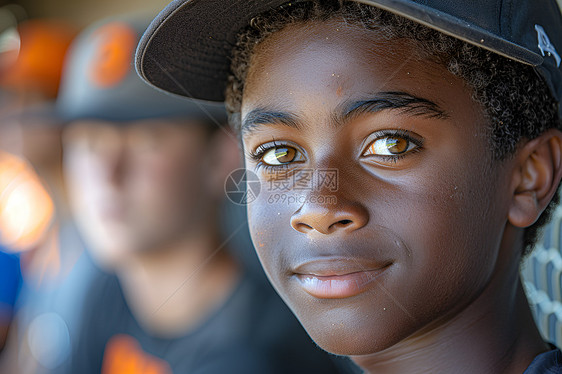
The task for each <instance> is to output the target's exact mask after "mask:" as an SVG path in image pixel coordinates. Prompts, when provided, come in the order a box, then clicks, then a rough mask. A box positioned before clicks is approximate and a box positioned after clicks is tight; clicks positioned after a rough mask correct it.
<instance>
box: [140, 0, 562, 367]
mask: <svg viewBox="0 0 562 374" xmlns="http://www.w3.org/2000/svg"><path fill="white" fill-rule="evenodd" d="M219 6H220V11H219V12H217V9H218V8H219ZM424 25H425V26H424ZM449 35H450V36H449ZM560 48H562V21H561V17H560V12H559V9H558V7H557V6H556V3H555V2H554V1H552V0H544V1H533V2H531V1H518V2H517V4H512V2H506V1H493V2H491V1H470V2H469V1H442V0H441V1H437V0H427V1H419V2H414V1H405V0H403V1H385V0H380V1H376V0H371V1H361V2H353V1H329V0H327V1H292V2H284V1H261V2H255V1H248V2H238V1H229V2H224V1H214V0H192V1H175V2H173V3H172V4H171V5H170V6H169V7H168V8H167V9H166V10H165V11H164V12H163V13H162V14H161V16H159V18H158V19H157V21H155V22H154V23H153V25H152V27H151V28H149V30H148V31H147V33H146V34H145V36H144V38H143V39H142V40H141V43H140V46H139V49H138V52H137V70H138V71H139V73H140V74H141V76H143V77H144V79H145V80H147V81H149V82H150V83H152V84H154V85H156V86H157V87H160V88H163V89H165V90H168V91H171V92H175V93H179V94H184V95H188V96H192V97H196V98H202V99H209V100H216V101H221V100H223V99H225V98H226V102H227V107H228V109H229V111H230V121H231V123H232V124H233V125H234V126H235V127H236V128H237V129H238V130H239V132H240V134H241V138H242V142H243V146H244V149H245V153H246V167H247V169H249V170H251V171H253V172H254V173H256V174H257V176H258V177H259V178H260V180H261V181H262V186H263V185H265V186H269V188H265V191H262V193H261V194H260V195H259V197H258V198H257V199H256V200H255V201H254V202H252V203H251V204H249V205H248V214H249V216H248V218H249V223H250V232H251V234H252V239H253V241H254V244H255V247H256V249H257V251H258V254H259V257H260V260H261V261H262V264H263V266H264V268H265V270H266V273H267V274H268V276H269V278H270V280H271V282H272V283H273V285H274V286H275V288H276V289H277V291H278V292H279V293H280V295H281V296H282V297H283V299H284V300H285V302H287V304H288V305H289V306H290V307H291V309H292V310H293V312H294V313H295V314H296V315H297V317H298V318H299V319H300V321H301V323H302V324H303V326H304V327H305V328H306V330H307V331H308V333H309V334H310V335H311V337H312V338H313V339H314V340H315V341H316V342H317V343H318V344H319V345H320V346H321V347H322V348H324V349H326V350H328V351H329V352H332V353H336V354H342V355H349V356H351V357H352V358H353V360H354V361H355V362H356V363H358V364H359V365H360V366H361V367H362V368H364V369H365V371H367V372H373V373H459V372H463V373H522V372H524V371H525V370H526V371H525V373H538V372H558V371H559V370H560V369H561V368H560V362H561V359H562V355H561V353H560V351H559V350H557V349H553V347H549V346H548V344H546V343H545V342H543V340H542V339H541V337H540V335H539V333H538V331H537V329H536V327H535V325H534V322H533V319H532V316H531V313H530V311H529V308H528V305H527V301H526V298H525V294H524V292H523V288H522V287H521V282H520V279H519V272H518V269H519V263H520V260H521V258H522V256H523V255H524V253H525V251H527V248H529V246H530V245H531V244H532V243H533V242H534V240H535V237H536V234H537V229H538V228H539V227H540V226H541V225H542V224H543V223H544V221H545V220H546V219H547V217H548V215H549V211H550V207H551V206H552V204H551V201H554V202H556V201H557V189H558V184H559V181H560V178H561V175H562V161H561V156H562V153H561V147H562V133H561V132H560V130H559V129H560V128H561V124H560V112H559V100H560V97H561V96H562V73H561V71H560V55H559V53H558V51H559V50H560ZM557 49H558V50H557ZM194 74H197V75H198V76H200V77H201V78H200V79H199V81H192V80H191V77H192V76H193V75H194ZM188 82H189V83H188ZM334 181H335V182H334ZM279 185H281V186H283V190H282V191H281V192H282V194H284V195H286V199H284V200H280V199H276V198H275V196H276V195H275V194H277V195H279V194H280V193H279V191H278V190H277V191H275V190H276V188H273V187H277V186H279ZM262 189H263V187H262ZM272 197H273V199H272ZM549 370H550V371H549Z"/></svg>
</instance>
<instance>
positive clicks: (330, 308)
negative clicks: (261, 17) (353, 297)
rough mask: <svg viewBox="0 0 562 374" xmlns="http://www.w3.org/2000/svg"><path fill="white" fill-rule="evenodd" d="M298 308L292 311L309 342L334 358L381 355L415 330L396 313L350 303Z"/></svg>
mask: <svg viewBox="0 0 562 374" xmlns="http://www.w3.org/2000/svg"><path fill="white" fill-rule="evenodd" d="M346 303H347V305H345V304H346ZM301 305H302V306H301V307H296V308H293V307H292V306H291V309H292V310H293V312H294V313H295V315H296V316H297V318H298V319H299V321H300V322H301V324H302V325H303V327H304V328H305V330H306V331H307V332H308V334H309V335H310V337H311V339H312V340H314V341H315V342H316V344H318V346H319V347H320V348H322V349H323V350H325V351H327V352H330V353H332V354H336V355H345V356H361V355H368V354H373V353H377V352H381V351H384V350H385V349H387V348H389V347H392V346H393V345H395V344H397V343H399V342H400V341H401V340H403V339H405V338H407V337H408V336H409V335H411V334H413V333H414V332H415V331H416V330H417V327H418V326H417V325H415V324H414V323H413V321H412V320H411V319H409V318H408V317H407V316H405V315H404V314H403V313H402V312H401V311H399V310H390V308H387V309H386V310H385V309H384V307H381V308H377V307H372V306H370V307H367V308H366V307H365V306H362V305H353V304H351V305H350V304H349V300H316V301H315V302H313V303H306V304H301Z"/></svg>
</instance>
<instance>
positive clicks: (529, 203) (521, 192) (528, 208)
mask: <svg viewBox="0 0 562 374" xmlns="http://www.w3.org/2000/svg"><path fill="white" fill-rule="evenodd" d="M517 154H518V156H517V157H516V158H517V165H515V167H516V169H515V173H514V175H513V179H512V181H513V186H514V188H513V190H514V194H513V200H512V203H511V206H510V209H509V213H508V220H509V222H510V223H511V224H512V225H514V226H517V227H521V228H525V227H529V226H531V225H532V224H533V223H535V222H536V220H537V219H538V218H539V217H540V215H541V213H542V212H543V211H544V209H545V208H546V207H547V205H548V203H549V202H550V200H552V197H553V196H554V194H555V193H556V190H557V189H558V184H559V183H560V178H561V177H562V132H560V131H559V130H556V129H551V130H548V131H546V132H544V133H543V134H541V135H540V136H539V137H538V138H535V139H533V140H531V141H529V142H528V143H527V144H525V145H524V146H523V148H522V149H520V150H519V151H518V152H517Z"/></svg>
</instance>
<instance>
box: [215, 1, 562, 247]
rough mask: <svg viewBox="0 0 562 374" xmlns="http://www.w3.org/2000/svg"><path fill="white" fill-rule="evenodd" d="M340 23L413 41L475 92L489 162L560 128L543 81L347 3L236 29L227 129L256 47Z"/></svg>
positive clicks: (525, 69) (266, 17)
mask: <svg viewBox="0 0 562 374" xmlns="http://www.w3.org/2000/svg"><path fill="white" fill-rule="evenodd" d="M332 19H339V20H342V21H343V22H346V23H348V24H351V25H357V26H359V27H363V28H365V29H368V30H373V31H376V32H377V33H378V35H380V37H381V38H384V39H386V40H391V39H398V38H407V39H410V40H413V41H414V42H415V44H416V45H417V47H418V52H419V53H420V54H421V56H422V57H424V58H427V59H430V60H433V61H436V62H438V63H440V64H441V65H443V66H445V67H446V68H447V69H448V70H449V71H450V72H451V73H452V74H454V75H456V76H458V77H460V78H462V79H463V80H464V81H465V82H466V84H467V85H468V87H470V88H471V89H472V98H473V100H475V101H476V102H477V103H479V104H480V105H481V106H482V107H483V108H484V112H485V114H486V116H487V119H488V121H489V132H490V137H489V138H490V147H491V151H492V156H493V159H495V160H504V159H506V158H509V157H510V156H512V155H513V154H514V153H515V151H516V149H517V145H518V144H519V143H520V141H521V140H522V139H527V140H530V139H533V138H536V137H537V136H539V135H540V134H542V133H543V132H544V131H546V130H548V129H550V128H557V129H562V124H561V120H560V118H559V116H558V105H559V103H558V102H557V101H556V100H555V99H554V97H553V96H552V94H551V93H550V91H549V89H548V87H547V85H546V83H545V82H544V80H543V79H542V78H541V77H540V76H539V75H538V74H537V73H536V72H535V70H534V69H533V68H532V67H531V66H528V65H525V64H522V63H519V62H516V61H513V60H510V59H508V58H505V57H503V56H500V55H498V54H496V53H493V52H490V51H487V50H485V49H482V48H479V47H477V46H474V45H471V44H468V43H466V42H464V41H461V40H459V39H456V38H453V37H450V36H448V35H445V34H443V33H441V32H438V31H436V30H433V29H430V28H428V27H426V26H424V25H421V24H419V23H416V22H413V21H411V20H408V19H406V18H404V17H401V16H398V15H395V14H393V13H390V12H387V11H384V10H382V9H379V8H376V7H374V6H370V5H366V4H361V3H357V2H354V1H344V0H326V1H322V0H311V1H306V2H299V3H287V4H286V5H284V6H282V7H280V8H278V9H274V10H271V11H269V12H267V13H264V14H261V15H260V16H257V17H255V18H253V19H252V21H251V22H250V25H249V26H247V27H246V28H245V29H243V30H241V32H240V33H239V35H238V40H237V43H236V46H235V47H234V50H233V55H232V62H231V71H230V75H229V79H228V85H227V89H226V107H227V110H228V115H229V122H230V124H231V125H232V126H234V128H235V129H237V130H239V128H240V108H241V104H242V94H243V91H244V82H245V79H246V74H247V72H248V68H249V65H250V59H251V56H252V53H253V51H254V48H255V47H256V46H257V45H258V44H260V43H261V42H262V41H264V40H265V39H266V38H267V37H268V36H269V35H271V34H273V33H275V32H277V31H280V30H281V29H283V28H284V27H286V26H287V25H289V24H296V23H305V22H313V21H318V22H323V21H328V20H332ZM558 201H559V193H558V191H557V193H556V194H555V196H554V198H553V200H552V201H551V202H550V204H549V205H548V207H547V209H546V210H545V211H544V212H543V214H542V215H541V216H540V218H539V219H538V220H537V222H535V223H534V224H533V225H532V226H530V227H528V228H527V229H526V230H525V237H524V253H523V254H524V255H526V254H528V253H529V252H530V250H531V248H532V247H533V245H534V243H535V242H536V240H537V237H538V235H539V233H540V229H541V228H542V227H543V226H544V224H545V223H546V222H548V221H549V219H550V216H551V215H552V211H553V210H554V207H555V206H556V204H557V203H558Z"/></svg>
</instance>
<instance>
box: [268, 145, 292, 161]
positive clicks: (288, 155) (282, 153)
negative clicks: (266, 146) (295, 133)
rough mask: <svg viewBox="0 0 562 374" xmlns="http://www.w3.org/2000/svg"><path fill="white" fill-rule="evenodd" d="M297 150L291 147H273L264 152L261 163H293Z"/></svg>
mask: <svg viewBox="0 0 562 374" xmlns="http://www.w3.org/2000/svg"><path fill="white" fill-rule="evenodd" d="M296 156H297V150H296V149H294V148H292V147H274V148H271V149H270V150H268V151H267V152H265V154H264V155H263V162H265V163H266V164H269V165H283V164H288V163H290V162H292V161H295V158H296Z"/></svg>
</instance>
